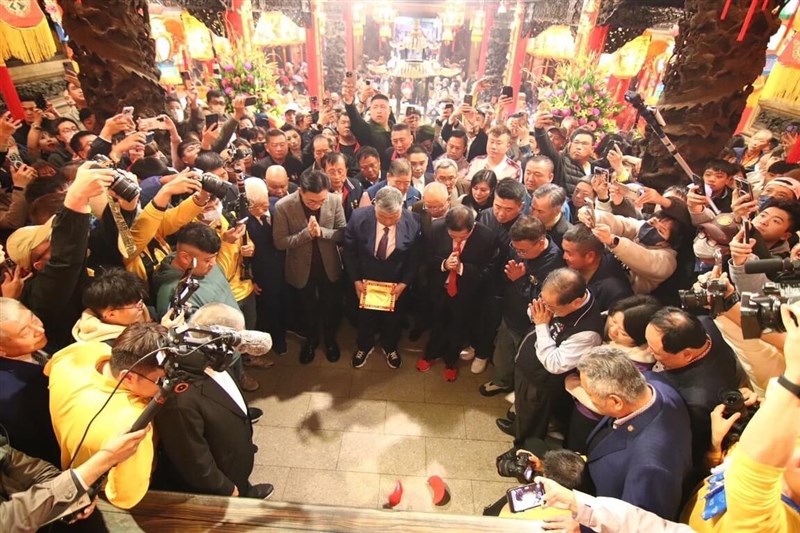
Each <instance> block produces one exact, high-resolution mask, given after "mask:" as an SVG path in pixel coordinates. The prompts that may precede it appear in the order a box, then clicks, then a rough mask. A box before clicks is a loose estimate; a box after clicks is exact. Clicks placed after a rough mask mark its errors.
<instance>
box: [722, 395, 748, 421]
mask: <svg viewBox="0 0 800 533" xmlns="http://www.w3.org/2000/svg"><path fill="white" fill-rule="evenodd" d="M719 399H720V401H721V402H722V404H723V405H724V406H725V410H724V412H723V413H722V415H723V416H724V417H725V418H728V417H730V416H732V415H734V414H736V413H739V412H741V411H742V410H743V409H744V396H742V393H741V392H739V391H738V390H727V391H722V392H721V393H720V395H719Z"/></svg>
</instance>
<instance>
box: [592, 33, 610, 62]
mask: <svg viewBox="0 0 800 533" xmlns="http://www.w3.org/2000/svg"><path fill="white" fill-rule="evenodd" d="M607 38H608V26H595V27H594V28H592V32H591V33H590V34H589V52H594V53H596V54H597V56H598V57H599V56H600V54H602V53H603V49H604V48H605V46H606V39H607Z"/></svg>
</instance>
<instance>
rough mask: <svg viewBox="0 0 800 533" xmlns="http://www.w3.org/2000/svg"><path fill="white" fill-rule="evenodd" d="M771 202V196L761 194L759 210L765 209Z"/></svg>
mask: <svg viewBox="0 0 800 533" xmlns="http://www.w3.org/2000/svg"><path fill="white" fill-rule="evenodd" d="M770 202H772V197H771V196H759V197H758V210H759V211H763V210H764V208H765V207H767V206H768V205H769V204H770Z"/></svg>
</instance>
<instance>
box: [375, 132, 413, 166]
mask: <svg viewBox="0 0 800 533" xmlns="http://www.w3.org/2000/svg"><path fill="white" fill-rule="evenodd" d="M391 137H392V147H391V148H386V149H385V150H384V152H383V157H382V158H381V161H382V162H383V164H382V165H381V168H382V169H383V170H384V171H387V170H389V165H390V164H391V162H392V161H394V160H395V159H405V158H406V153H407V151H408V149H409V148H410V147H411V145H412V144H413V143H414V134H413V133H411V129H410V128H409V127H408V124H395V125H394V126H392V133H391Z"/></svg>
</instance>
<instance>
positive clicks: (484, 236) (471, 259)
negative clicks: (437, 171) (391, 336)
mask: <svg viewBox="0 0 800 533" xmlns="http://www.w3.org/2000/svg"><path fill="white" fill-rule="evenodd" d="M427 244H428V251H427V257H428V260H429V265H428V268H429V273H430V274H429V279H430V283H431V289H430V290H431V300H432V301H433V328H432V332H431V338H430V341H429V342H428V346H427V349H426V350H425V357H423V358H422V359H420V360H419V361H417V370H419V371H420V372H428V371H429V370H430V369H431V366H432V365H433V360H435V359H437V358H439V357H443V358H444V361H445V370H444V378H445V380H447V381H455V380H456V379H457V378H458V368H457V366H456V365H457V363H458V355H459V353H460V352H461V349H462V348H463V346H464V344H465V342H466V338H467V326H468V317H469V315H470V313H473V312H474V310H475V309H476V308H477V306H478V305H479V301H480V296H481V295H480V291H479V289H480V287H481V284H482V283H483V282H484V281H485V280H486V279H487V277H488V276H490V275H491V273H492V272H493V270H494V263H495V261H496V260H497V253H498V250H497V237H496V236H495V234H494V233H493V232H492V231H491V230H490V229H488V228H487V227H485V226H483V225H480V224H476V223H475V215H474V214H473V212H472V210H471V209H470V208H469V207H466V206H460V205H459V206H455V207H453V208H452V209H450V211H449V212H448V213H447V216H445V218H444V220H437V221H435V222H434V223H433V224H432V225H431V236H430V240H429V242H428V243H427Z"/></svg>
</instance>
